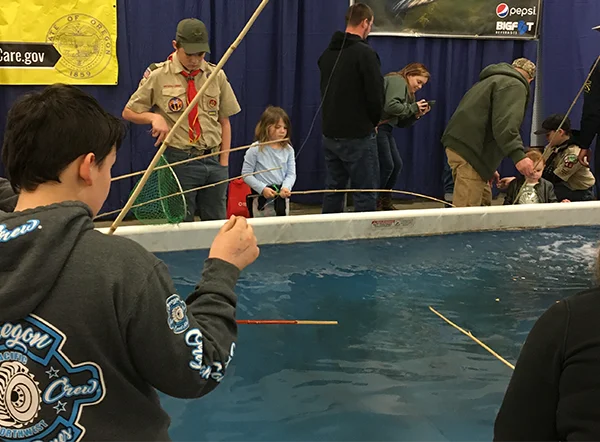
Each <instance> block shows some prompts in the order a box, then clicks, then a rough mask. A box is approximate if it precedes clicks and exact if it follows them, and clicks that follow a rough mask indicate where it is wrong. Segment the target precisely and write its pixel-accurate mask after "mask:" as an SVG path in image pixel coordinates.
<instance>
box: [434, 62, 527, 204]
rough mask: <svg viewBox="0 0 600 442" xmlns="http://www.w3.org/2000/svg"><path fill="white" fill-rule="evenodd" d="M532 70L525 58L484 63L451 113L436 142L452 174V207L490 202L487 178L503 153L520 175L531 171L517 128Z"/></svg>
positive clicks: (494, 177)
mask: <svg viewBox="0 0 600 442" xmlns="http://www.w3.org/2000/svg"><path fill="white" fill-rule="evenodd" d="M535 71H536V67H535V64H533V62H531V61H529V60H527V59H525V58H519V59H517V60H515V61H514V62H513V63H512V65H510V64H508V63H499V64H494V65H490V66H487V67H486V68H485V69H483V71H481V74H479V82H477V83H476V84H475V85H474V86H473V87H472V88H471V89H470V90H469V91H468V92H467V93H466V94H465V96H464V97H463V99H462V100H461V102H460V104H459V105H458V108H457V109H456V111H455V112H454V115H452V118H451V119H450V122H449V123H448V126H447V127H446V130H445V131H444V135H443V136H442V143H443V145H444V147H445V148H446V155H447V156H448V164H449V165H450V167H451V169H452V177H453V178H454V200H453V204H454V205H455V206H456V207H475V206H489V205H491V204H492V191H491V187H490V183H491V182H492V181H493V180H496V181H497V180H498V179H499V175H498V172H497V171H496V169H497V168H498V166H499V165H500V163H501V162H502V159H503V158H504V157H509V158H510V159H512V160H513V161H514V163H515V166H516V167H517V169H518V170H519V172H520V173H521V174H522V175H524V176H531V175H533V172H534V170H533V169H534V167H533V166H534V165H533V162H532V161H531V160H530V159H529V158H526V157H525V151H524V147H523V140H522V139H521V136H520V134H519V129H520V127H521V125H522V124H523V118H524V117H525V109H526V107H527V103H528V101H529V93H530V91H529V85H530V83H531V82H532V81H533V80H534V78H535Z"/></svg>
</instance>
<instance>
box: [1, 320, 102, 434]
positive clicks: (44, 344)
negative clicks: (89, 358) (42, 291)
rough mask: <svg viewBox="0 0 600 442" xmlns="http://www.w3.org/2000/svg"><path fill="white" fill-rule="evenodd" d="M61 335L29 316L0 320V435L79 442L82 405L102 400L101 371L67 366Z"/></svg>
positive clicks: (93, 367) (93, 366)
mask: <svg viewBox="0 0 600 442" xmlns="http://www.w3.org/2000/svg"><path fill="white" fill-rule="evenodd" d="M66 340H67V338H66V337H65V335H64V334H62V332H61V331H60V330H58V329H57V328H55V327H54V326H52V325H51V324H50V323H48V322H46V321H44V320H43V319H41V318H39V317H37V316H35V315H31V316H28V317H27V318H26V319H24V320H21V321H16V322H5V323H3V324H0V439H2V440H6V441H23V442H25V441H27V442H28V441H38V440H64V441H67V440H73V441H77V440H80V439H81V438H82V437H83V436H84V434H85V428H84V427H83V426H81V425H80V424H79V420H80V419H81V417H82V414H83V415H85V410H84V407H86V406H90V405H95V404H98V403H99V402H101V401H102V399H104V395H105V387H104V379H103V375H102V370H101V369H100V367H99V366H98V365H96V364H95V363H93V362H85V363H83V364H78V365H75V364H73V363H72V362H71V361H70V360H69V358H68V357H67V355H65V354H64V353H63V351H62V346H63V344H64V343H65V342H66Z"/></svg>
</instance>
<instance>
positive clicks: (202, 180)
mask: <svg viewBox="0 0 600 442" xmlns="http://www.w3.org/2000/svg"><path fill="white" fill-rule="evenodd" d="M173 47H174V48H175V52H174V53H173V54H171V55H170V56H169V59H168V60H167V61H164V62H161V63H153V64H151V65H150V66H149V67H148V69H147V70H146V72H145V73H144V78H143V79H142V80H141V81H140V84H139V87H138V89H137V90H136V91H135V93H134V94H133V95H132V96H131V98H130V99H129V102H128V103H127V105H126V106H125V109H124V110H123V118H125V119H126V120H129V121H131V122H133V123H136V124H151V125H152V136H154V137H157V140H156V144H155V146H159V145H160V144H161V143H162V142H163V141H164V139H165V137H166V136H167V134H168V133H169V131H170V130H171V128H172V127H173V126H174V124H175V122H176V121H177V120H178V118H179V117H180V116H181V114H182V113H183V112H184V111H185V109H186V107H187V105H188V103H189V102H190V101H191V100H192V99H193V98H194V96H195V95H196V93H197V91H198V90H200V88H201V87H202V85H203V84H204V83H205V82H206V79H207V78H208V77H209V76H210V74H211V73H212V72H213V71H214V69H215V66H214V65H213V64H210V63H208V62H207V61H206V60H205V59H204V56H205V54H206V53H207V52H210V48H209V45H208V32H207V30H206V26H205V25H204V23H202V22H201V21H200V20H197V19H193V18H190V19H185V20H182V21H180V22H179V24H178V25H177V36H176V40H174V41H173ZM153 108H154V112H152V110H153ZM240 110H241V109H240V106H239V104H238V102H237V99H236V97H235V94H234V92H233V89H232V88H231V85H230V84H229V82H228V81H227V76H226V75H225V73H224V72H223V71H220V72H219V73H218V74H217V76H216V78H215V79H214V80H213V81H212V82H211V84H210V85H209V87H208V88H207V89H206V91H205V93H204V95H203V96H202V97H201V98H200V101H199V102H198V106H196V109H193V110H192V111H191V112H190V113H189V115H188V119H187V121H185V122H184V123H183V124H181V125H180V127H179V128H177V130H176V131H175V132H174V133H173V136H172V139H171V141H170V142H169V146H168V147H167V149H166V151H165V154H164V156H165V158H166V159H167V161H168V162H169V163H174V162H177V161H181V160H184V159H187V158H190V157H193V156H201V155H206V154H208V153H211V152H216V151H220V152H221V155H218V156H216V155H215V156H213V157H210V158H206V159H202V160H198V161H192V162H190V163H186V164H183V165H181V166H175V167H174V171H175V173H176V174H177V178H178V179H179V182H180V183H181V187H182V189H183V190H188V189H193V188H196V187H201V186H205V185H209V184H213V183H216V182H218V181H222V180H226V179H227V178H228V177H229V172H228V165H229V149H230V148H231V124H230V122H229V117H230V116H232V115H235V114H237V113H238V112H240ZM226 190H227V185H226V184H221V185H219V186H214V187H211V188H208V189H203V190H201V191H197V192H189V193H186V194H185V197H186V202H187V206H188V207H187V212H188V213H187V215H186V218H185V220H186V221H193V219H194V215H195V214H196V211H198V214H199V215H200V219H201V220H203V221H208V220H215V219H224V218H225V217H226V199H225V194H226Z"/></svg>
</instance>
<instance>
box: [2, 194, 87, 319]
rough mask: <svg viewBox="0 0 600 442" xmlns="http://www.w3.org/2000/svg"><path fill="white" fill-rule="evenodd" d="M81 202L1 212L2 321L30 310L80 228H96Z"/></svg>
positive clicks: (56, 272) (45, 292) (54, 276)
mask: <svg viewBox="0 0 600 442" xmlns="http://www.w3.org/2000/svg"><path fill="white" fill-rule="evenodd" d="M91 216H92V213H91V211H90V209H89V207H88V206H87V205H85V204H84V203H81V202H64V203H59V204H52V205H49V206H44V207H38V208H35V209H29V210H24V211H22V212H14V213H0V322H5V321H15V320H18V319H21V318H23V317H25V316H27V315H29V314H30V313H32V312H33V311H34V310H35V309H36V308H37V306H38V305H39V304H40V303H41V302H42V301H43V300H44V299H45V297H46V296H47V295H48V293H50V289H51V288H52V287H53V286H54V284H55V282H56V280H57V279H58V277H59V275H60V273H61V272H62V270H63V268H64V267H65V265H66V263H67V261H68V260H69V258H70V256H71V253H72V252H73V249H74V248H75V245H76V244H77V242H78V240H79V238H80V236H81V234H82V233H83V232H85V231H87V230H92V229H94V223H93V222H92V218H91Z"/></svg>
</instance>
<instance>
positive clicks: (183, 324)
mask: <svg viewBox="0 0 600 442" xmlns="http://www.w3.org/2000/svg"><path fill="white" fill-rule="evenodd" d="M186 312H187V305H186V304H185V302H184V301H183V300H182V299H181V298H180V297H179V295H171V296H169V298H168V299H167V323H168V324H169V328H170V329H171V330H172V331H173V333H175V334H176V335H178V334H180V333H183V332H184V331H186V330H187V329H188V328H189V327H190V321H189V319H188V317H187V314H186Z"/></svg>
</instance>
